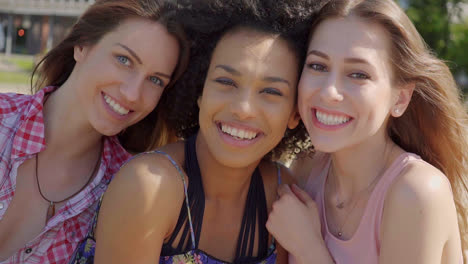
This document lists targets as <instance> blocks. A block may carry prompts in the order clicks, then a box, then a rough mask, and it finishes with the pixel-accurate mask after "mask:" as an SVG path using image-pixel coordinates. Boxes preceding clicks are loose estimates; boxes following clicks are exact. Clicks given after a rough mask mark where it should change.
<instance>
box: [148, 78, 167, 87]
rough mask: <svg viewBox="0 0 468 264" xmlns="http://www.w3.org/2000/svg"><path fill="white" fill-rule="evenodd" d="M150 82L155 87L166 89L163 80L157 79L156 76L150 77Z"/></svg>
mask: <svg viewBox="0 0 468 264" xmlns="http://www.w3.org/2000/svg"><path fill="white" fill-rule="evenodd" d="M149 80H150V82H152V83H154V84H155V85H158V86H161V87H164V82H163V80H161V79H160V78H158V77H156V76H150V77H149Z"/></svg>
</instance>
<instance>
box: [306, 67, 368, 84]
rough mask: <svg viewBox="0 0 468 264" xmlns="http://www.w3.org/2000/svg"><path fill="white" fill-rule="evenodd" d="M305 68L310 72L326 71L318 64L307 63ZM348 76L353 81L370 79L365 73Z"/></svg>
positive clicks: (354, 73)
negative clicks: (310, 70)
mask: <svg viewBox="0 0 468 264" xmlns="http://www.w3.org/2000/svg"><path fill="white" fill-rule="evenodd" d="M307 67H308V68H309V69H312V70H314V71H318V72H325V71H327V67H326V66H323V65H321V64H318V63H309V64H307ZM348 76H349V77H351V78H354V79H362V80H367V79H370V76H369V75H367V74H365V73H362V72H353V73H351V74H349V75H348Z"/></svg>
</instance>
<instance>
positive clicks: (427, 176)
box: [385, 161, 453, 211]
mask: <svg viewBox="0 0 468 264" xmlns="http://www.w3.org/2000/svg"><path fill="white" fill-rule="evenodd" d="M385 200H386V204H392V205H395V206H397V207H405V208H407V207H408V206H410V207H413V208H419V209H421V210H424V211H426V210H435V209H436V208H438V209H444V208H446V206H447V205H450V204H453V196H452V191H451V187H450V182H449V181H448V179H447V177H446V176H445V175H444V174H443V173H442V172H441V171H440V170H438V169H437V168H435V167H434V166H432V165H430V164H429V163H426V162H424V161H415V162H411V163H409V164H408V165H407V166H406V167H405V169H404V170H403V171H402V172H401V175H400V176H399V177H398V178H397V179H396V180H395V182H394V183H393V184H392V186H391V187H390V189H389V191H388V193H387V197H386V199H385ZM436 205H437V207H435V206H436Z"/></svg>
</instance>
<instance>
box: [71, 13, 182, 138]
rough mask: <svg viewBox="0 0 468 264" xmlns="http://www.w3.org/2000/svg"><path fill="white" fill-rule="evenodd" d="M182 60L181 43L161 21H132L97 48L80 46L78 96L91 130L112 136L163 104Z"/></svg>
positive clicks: (96, 45)
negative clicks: (166, 92)
mask: <svg viewBox="0 0 468 264" xmlns="http://www.w3.org/2000/svg"><path fill="white" fill-rule="evenodd" d="M178 56H179V44H178V41H177V39H176V38H175V37H174V36H172V35H171V34H169V33H168V32H167V30H166V28H165V27H164V26H163V25H162V24H160V23H157V22H153V21H150V20H145V19H141V18H134V19H128V20H126V21H124V22H123V23H121V24H120V25H119V26H118V27H117V28H116V29H115V30H114V31H112V32H110V33H108V34H106V35H105V36H104V37H103V38H102V39H101V40H100V41H99V42H98V43H97V44H95V45H92V46H82V47H79V46H76V47H75V51H74V58H75V60H76V65H75V69H74V73H76V75H75V76H77V79H78V82H79V84H80V86H81V87H79V88H78V89H77V91H76V97H77V100H78V104H79V105H80V109H81V111H83V112H84V113H85V115H86V116H85V118H87V120H89V123H90V124H91V126H92V127H93V128H94V129H95V130H96V131H98V132H99V133H101V134H103V135H107V136H111V135H115V134H117V133H119V132H120V131H122V130H123V129H125V128H126V127H128V126H131V125H133V124H135V123H137V122H138V121H140V120H141V119H143V118H144V117H145V116H146V115H148V114H149V113H150V112H151V111H152V110H153V109H154V108H155V106H156V105H157V103H158V101H159V98H160V96H161V94H162V92H163V90H164V87H165V86H166V85H167V84H168V83H169V81H170V78H171V75H172V72H173V71H174V69H175V67H176V64H177V60H178Z"/></svg>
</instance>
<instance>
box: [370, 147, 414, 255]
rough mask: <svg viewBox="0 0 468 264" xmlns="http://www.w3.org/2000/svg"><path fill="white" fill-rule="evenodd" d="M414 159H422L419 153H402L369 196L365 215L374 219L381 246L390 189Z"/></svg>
mask: <svg viewBox="0 0 468 264" xmlns="http://www.w3.org/2000/svg"><path fill="white" fill-rule="evenodd" d="M414 160H422V159H421V158H420V157H419V156H418V155H416V154H413V153H409V152H405V153H402V154H400V155H399V156H398V157H397V158H396V159H395V160H394V161H393V163H392V164H391V165H390V166H389V167H388V169H387V170H386V171H385V172H384V175H382V178H381V179H380V181H379V182H378V183H377V185H376V186H375V189H374V190H373V191H372V194H371V197H369V202H368V205H367V206H366V211H365V213H364V216H366V217H365V218H367V221H373V223H374V227H375V229H374V230H375V235H376V237H377V238H378V239H377V244H378V246H379V247H380V232H379V230H380V225H381V223H382V217H383V211H384V205H385V198H386V197H387V193H388V190H389V189H390V187H391V186H392V184H393V182H394V181H395V180H396V179H397V178H398V177H399V176H400V175H401V172H402V171H403V170H404V169H405V168H406V165H407V164H408V163H409V162H411V161H414ZM368 214H369V215H368ZM372 219H373V220H372ZM368 224H370V223H368Z"/></svg>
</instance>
